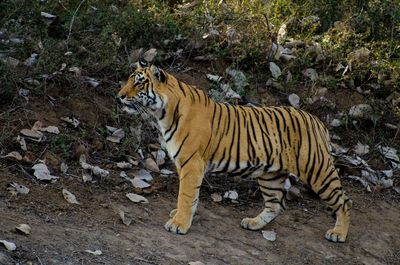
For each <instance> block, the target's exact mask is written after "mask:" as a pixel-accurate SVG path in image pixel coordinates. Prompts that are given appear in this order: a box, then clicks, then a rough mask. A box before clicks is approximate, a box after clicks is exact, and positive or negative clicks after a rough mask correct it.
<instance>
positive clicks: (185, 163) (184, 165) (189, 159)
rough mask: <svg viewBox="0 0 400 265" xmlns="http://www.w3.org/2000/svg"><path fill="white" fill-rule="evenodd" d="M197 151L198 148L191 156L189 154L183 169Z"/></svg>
mask: <svg viewBox="0 0 400 265" xmlns="http://www.w3.org/2000/svg"><path fill="white" fill-rule="evenodd" d="M196 153H197V150H196V151H194V152H193V154H192V155H191V156H189V158H188V159H186V161H185V162H184V163H183V164H182V165H181V170H182V169H183V167H184V166H185V165H186V164H187V163H188V162H189V161H190V159H192V157H193V156H194V155H195V154H196Z"/></svg>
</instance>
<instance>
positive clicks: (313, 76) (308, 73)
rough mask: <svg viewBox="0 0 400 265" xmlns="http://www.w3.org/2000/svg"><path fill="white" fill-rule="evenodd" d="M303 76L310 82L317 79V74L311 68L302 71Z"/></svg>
mask: <svg viewBox="0 0 400 265" xmlns="http://www.w3.org/2000/svg"><path fill="white" fill-rule="evenodd" d="M303 75H304V76H305V77H308V78H310V79H311V81H316V80H317V79H318V73H317V71H315V69H313V68H307V69H306V70H304V71H303Z"/></svg>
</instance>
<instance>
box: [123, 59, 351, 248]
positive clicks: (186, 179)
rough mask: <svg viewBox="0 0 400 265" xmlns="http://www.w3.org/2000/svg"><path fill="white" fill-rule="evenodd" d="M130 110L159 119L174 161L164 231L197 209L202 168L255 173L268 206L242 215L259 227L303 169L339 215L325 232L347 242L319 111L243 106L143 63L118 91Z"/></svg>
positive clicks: (342, 199) (344, 205)
mask: <svg viewBox="0 0 400 265" xmlns="http://www.w3.org/2000/svg"><path fill="white" fill-rule="evenodd" d="M119 98H120V100H121V102H122V103H123V104H124V105H125V109H126V110H127V111H128V112H131V111H132V109H143V108H145V111H148V112H150V113H151V114H152V115H154V117H155V118H156V119H157V120H158V124H159V125H160V128H161V133H162V135H163V137H164V139H165V141H166V143H167V150H168V153H169V156H170V157H171V159H172V160H173V161H174V162H175V165H176V167H177V172H178V174H179V179H180V186H179V195H178V203H177V209H176V210H175V211H174V212H173V217H172V218H171V219H170V220H169V221H168V222H167V223H166V225H165V227H166V229H167V230H169V231H171V232H174V233H178V234H185V233H186V232H187V231H188V229H189V228H190V226H191V223H192V218H193V214H194V212H195V211H196V207H197V203H198V196H199V189H200V185H201V183H202V180H203V176H204V174H205V173H211V174H216V175H218V174H226V173H229V174H230V175H233V176H242V177H253V178H256V179H257V181H258V184H259V186H260V189H261V192H262V195H263V197H264V209H263V211H262V212H261V213H260V214H259V215H258V216H256V217H254V218H244V219H243V220H242V222H241V225H242V227H243V228H246V229H250V230H257V229H261V228H262V227H264V226H265V225H266V224H267V223H269V222H271V221H272V220H273V219H274V218H275V217H276V216H277V215H278V214H279V213H280V212H281V211H283V210H284V209H285V197H286V189H285V188H284V183H285V180H286V179H287V176H288V174H289V173H290V174H294V175H296V176H298V177H299V178H300V179H301V180H302V181H303V182H305V183H307V184H308V185H309V186H310V187H311V189H312V190H313V191H314V192H315V193H316V194H318V195H319V196H320V198H321V199H322V200H324V201H325V202H326V203H327V205H328V206H329V207H330V208H331V209H332V211H333V213H335V214H336V225H335V226H334V228H332V229H330V230H328V232H327V233H326V235H325V237H326V238H327V239H328V240H331V241H334V242H344V241H345V239H346V237H347V231H348V227H349V221H350V214H349V209H350V207H351V200H350V199H349V198H348V197H347V196H346V195H345V193H344V191H343V189H342V186H341V183H340V179H339V176H338V173H337V171H336V170H335V167H334V164H333V160H332V157H331V155H330V143H329V133H328V130H327V129H326V128H325V127H324V125H323V124H322V122H321V121H320V120H319V119H318V118H316V117H315V116H313V115H311V114H309V113H306V112H304V111H301V110H298V109H295V108H291V107H264V108H260V107H245V106H233V105H229V104H225V103H218V102H214V101H212V100H211V99H210V98H209V97H208V96H207V95H206V93H205V92H204V91H203V90H201V89H197V88H195V87H193V86H189V85H187V84H185V83H183V82H180V81H178V80H177V79H176V78H175V77H174V76H172V75H170V74H167V73H166V72H164V71H163V70H161V69H158V68H157V67H154V66H151V67H144V68H142V67H139V68H138V69H137V70H136V71H135V72H134V73H133V74H132V75H131V77H130V78H129V80H128V82H127V84H126V85H125V86H124V87H123V88H122V89H121V91H120V92H119Z"/></svg>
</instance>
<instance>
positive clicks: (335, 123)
mask: <svg viewBox="0 0 400 265" xmlns="http://www.w3.org/2000/svg"><path fill="white" fill-rule="evenodd" d="M341 125H342V122H341V121H340V120H339V119H333V120H332V121H331V126H332V127H335V128H336V127H340V126H341Z"/></svg>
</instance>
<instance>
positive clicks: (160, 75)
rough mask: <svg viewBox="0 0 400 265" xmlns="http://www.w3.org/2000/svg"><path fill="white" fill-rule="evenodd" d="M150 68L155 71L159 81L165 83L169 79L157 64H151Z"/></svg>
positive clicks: (155, 76)
mask: <svg viewBox="0 0 400 265" xmlns="http://www.w3.org/2000/svg"><path fill="white" fill-rule="evenodd" d="M150 70H151V72H152V73H153V76H154V78H156V79H157V80H158V81H159V82H161V83H164V82H165V80H166V79H167V77H166V75H165V72H164V71H163V70H162V69H160V68H158V67H157V66H154V65H152V66H150Z"/></svg>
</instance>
